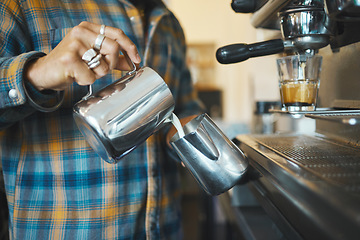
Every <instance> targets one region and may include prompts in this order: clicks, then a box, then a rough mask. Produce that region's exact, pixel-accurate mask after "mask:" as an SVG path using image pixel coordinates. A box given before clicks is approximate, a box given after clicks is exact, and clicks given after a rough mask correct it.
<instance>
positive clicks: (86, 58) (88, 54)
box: [81, 48, 96, 62]
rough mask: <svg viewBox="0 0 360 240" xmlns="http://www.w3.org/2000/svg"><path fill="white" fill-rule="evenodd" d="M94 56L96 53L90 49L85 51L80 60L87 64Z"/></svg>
mask: <svg viewBox="0 0 360 240" xmlns="http://www.w3.org/2000/svg"><path fill="white" fill-rule="evenodd" d="M95 56H96V51H95V50H94V49H92V48H90V49H89V50H87V51H86V52H85V53H84V55H82V57H81V59H82V60H84V61H87V62H90V61H91V59H93V58H94V57H95Z"/></svg>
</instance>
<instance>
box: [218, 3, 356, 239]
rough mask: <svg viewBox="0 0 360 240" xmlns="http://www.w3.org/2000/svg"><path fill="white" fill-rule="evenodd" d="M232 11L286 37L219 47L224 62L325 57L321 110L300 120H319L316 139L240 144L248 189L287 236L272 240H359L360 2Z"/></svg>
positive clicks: (248, 6) (261, 138)
mask: <svg viewBox="0 0 360 240" xmlns="http://www.w3.org/2000/svg"><path fill="white" fill-rule="evenodd" d="M232 8H233V9H234V11H235V12H238V13H251V14H252V16H251V23H252V25H253V26H254V27H255V28H266V29H274V30H275V29H276V30H281V33H282V36H283V38H282V39H274V40H267V41H264V42H259V43H253V44H232V45H228V46H224V47H221V48H219V49H218V51H217V53H216V57H217V60H218V61H219V62H220V63H222V64H230V63H239V62H241V61H244V60H246V59H248V58H252V57H259V56H265V55H270V54H278V53H285V54H287V53H289V54H294V53H296V54H300V55H302V54H304V55H306V54H319V55H321V56H323V65H322V71H321V84H320V89H319V95H318V106H317V109H316V110H315V111H313V112H302V113H300V114H301V116H302V117H308V118H312V119H315V120H314V121H316V130H315V132H314V133H313V134H301V133H296V132H294V133H279V134H278V133H274V134H257V135H256V134H247V135H240V136H238V137H236V138H235V139H234V141H235V142H236V143H237V144H238V146H239V147H240V148H241V150H242V151H243V152H244V153H245V155H246V156H247V157H248V158H249V164H250V166H251V170H252V171H249V179H250V180H249V181H248V182H247V183H246V185H247V186H248V188H249V189H250V190H251V192H252V194H254V196H255V197H256V199H257V201H258V202H259V203H260V205H261V206H262V208H263V209H264V210H265V212H266V214H267V215H268V216H270V218H271V219H272V221H273V222H274V223H275V224H276V226H277V228H278V229H279V230H280V232H281V234H280V235H278V238H271V237H270V235H268V239H317V240H318V239H359V238H360V43H359V41H360V2H359V1H350V0H326V1H318V0H313V1H307V0H300V1H297V0H295V1H288V0H269V1H266V0H233V1H232ZM274 64H275V63H274ZM274 114H288V115H289V116H292V115H293V114H294V115H296V116H298V115H299V113H291V112H283V113H281V111H279V112H277V111H274ZM234 194H235V191H234ZM236 194H239V195H241V194H242V192H241V191H238V192H237V193H236ZM234 215H235V219H238V223H239V224H238V226H239V228H240V229H241V231H242V232H243V235H244V236H245V239H258V238H256V237H255V236H256V233H255V231H252V230H251V229H253V227H252V226H250V223H249V221H247V220H246V218H245V217H244V216H245V215H244V214H243V213H241V211H238V212H236V211H234ZM258 222H259V221H258ZM279 236H281V237H279ZM259 239H260V238H259Z"/></svg>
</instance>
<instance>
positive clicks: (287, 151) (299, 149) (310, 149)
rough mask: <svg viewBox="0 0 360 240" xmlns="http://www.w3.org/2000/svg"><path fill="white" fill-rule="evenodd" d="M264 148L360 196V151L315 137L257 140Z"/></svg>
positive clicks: (265, 138)
mask: <svg viewBox="0 0 360 240" xmlns="http://www.w3.org/2000/svg"><path fill="white" fill-rule="evenodd" d="M254 138H255V140H256V141H257V142H258V143H260V144H261V145H263V146H265V147H267V148H269V149H271V150H272V151H274V152H276V153H277V154H279V155H281V156H283V157H285V158H286V159H288V160H290V161H292V162H294V163H296V164H297V165H299V166H300V167H302V168H304V169H306V170H308V171H309V172H311V173H312V174H315V175H317V176H319V177H321V178H323V179H324V180H326V181H330V182H332V183H334V184H336V185H339V186H341V187H343V188H345V190H347V191H351V192H353V193H360V149H357V148H353V147H349V146H345V145H341V144H338V143H335V142H332V141H327V140H323V139H319V138H316V137H312V136H305V135H301V136H281V135H268V136H267V135H264V136H255V137H254Z"/></svg>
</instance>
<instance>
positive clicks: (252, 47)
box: [216, 39, 284, 64]
mask: <svg viewBox="0 0 360 240" xmlns="http://www.w3.org/2000/svg"><path fill="white" fill-rule="evenodd" d="M283 51H284V42H283V40H282V39H274V40H269V41H264V42H258V43H254V44H245V43H239V44H231V45H227V46H224V47H221V48H219V49H218V50H217V51H216V59H217V61H218V62H219V63H222V64H230V63H237V62H242V61H245V60H247V59H249V58H251V57H259V56H266V55H271V54H276V53H281V52H283Z"/></svg>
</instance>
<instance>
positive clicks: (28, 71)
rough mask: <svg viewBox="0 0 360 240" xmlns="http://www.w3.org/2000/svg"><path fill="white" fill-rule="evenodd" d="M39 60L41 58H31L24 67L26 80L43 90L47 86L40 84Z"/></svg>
mask: <svg viewBox="0 0 360 240" xmlns="http://www.w3.org/2000/svg"><path fill="white" fill-rule="evenodd" d="M39 61H41V58H35V59H31V60H29V61H28V62H27V63H26V66H25V68H24V81H27V82H29V83H30V84H31V85H32V86H33V87H35V88H36V89H37V90H38V91H43V90H45V88H44V87H42V86H41V84H39V82H40V81H39V79H40V74H41V73H40V71H39V64H38V62H39Z"/></svg>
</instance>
